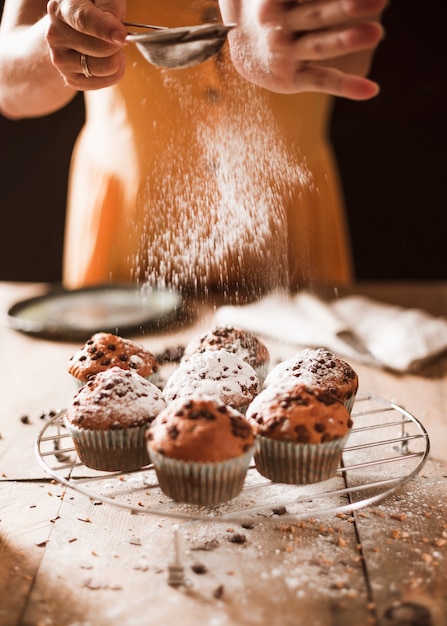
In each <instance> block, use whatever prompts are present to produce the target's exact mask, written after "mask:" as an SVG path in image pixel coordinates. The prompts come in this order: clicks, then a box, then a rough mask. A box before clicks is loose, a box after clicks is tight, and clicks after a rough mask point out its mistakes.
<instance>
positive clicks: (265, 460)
mask: <svg viewBox="0 0 447 626" xmlns="http://www.w3.org/2000/svg"><path fill="white" fill-rule="evenodd" d="M348 436H349V433H347V434H346V435H345V436H344V437H342V438H341V439H336V440H334V441H328V442H325V443H293V442H291V441H277V440H275V439H269V438H267V437H263V436H260V435H258V436H257V437H256V441H255V446H256V449H255V455H254V459H255V464H256V469H257V470H258V472H259V473H260V474H262V475H263V476H265V477H266V478H269V479H270V480H271V481H273V482H276V483H287V484H289V485H310V484H312V483H317V482H320V481H323V480H327V479H328V478H331V477H332V476H334V475H335V473H336V471H337V468H338V465H339V463H340V459H341V455H342V452H343V448H344V446H345V444H346V441H347V439H348Z"/></svg>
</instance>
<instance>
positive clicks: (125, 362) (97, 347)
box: [68, 333, 159, 386]
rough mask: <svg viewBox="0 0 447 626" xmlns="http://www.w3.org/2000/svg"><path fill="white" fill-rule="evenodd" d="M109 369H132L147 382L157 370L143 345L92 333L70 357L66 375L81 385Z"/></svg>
mask: <svg viewBox="0 0 447 626" xmlns="http://www.w3.org/2000/svg"><path fill="white" fill-rule="evenodd" d="M111 367H120V368H121V369H123V370H132V371H134V372H136V373H137V374H139V375H140V376H142V377H143V378H147V379H148V380H150V381H151V382H155V381H156V379H157V375H158V371H159V364H158V362H157V359H156V358H155V356H154V355H153V354H152V353H151V352H149V350H146V348H144V347H143V346H140V345H138V344H136V343H134V342H133V341H130V340H129V339H124V338H123V337H118V336H117V335H112V334H111V333H95V334H94V335H92V337H90V339H89V340H88V341H87V342H86V343H85V344H84V345H83V346H82V348H81V349H80V350H78V351H77V352H76V353H75V354H74V355H73V356H72V357H71V359H70V360H69V363H68V372H69V374H71V375H72V376H73V377H74V378H75V380H76V381H77V382H78V383H79V385H80V386H81V385H84V384H85V383H86V382H87V381H88V380H89V379H90V378H91V377H92V376H95V374H98V372H104V371H105V370H107V369H109V368H111Z"/></svg>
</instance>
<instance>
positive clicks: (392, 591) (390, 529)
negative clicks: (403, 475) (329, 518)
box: [356, 460, 447, 626]
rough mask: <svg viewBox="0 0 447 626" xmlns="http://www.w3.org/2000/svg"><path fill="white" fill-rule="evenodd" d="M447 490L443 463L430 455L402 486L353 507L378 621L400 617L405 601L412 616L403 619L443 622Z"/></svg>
mask: <svg viewBox="0 0 447 626" xmlns="http://www.w3.org/2000/svg"><path fill="white" fill-rule="evenodd" d="M446 496H447V471H446V468H445V465H440V464H439V463H437V462H436V461H431V460H429V461H428V462H427V464H426V466H425V468H424V470H423V472H422V474H421V475H420V476H418V477H417V478H415V479H414V480H413V481H411V482H410V483H408V484H407V485H406V486H405V488H404V489H402V490H400V491H399V492H397V493H396V494H394V495H393V496H391V497H389V498H388V499H387V500H385V501H383V502H382V503H381V504H378V505H376V506H374V507H372V508H366V509H363V510H362V511H360V512H357V513H356V524H357V527H358V532H359V537H360V540H361V545H362V552H363V556H364V558H365V563H366V568H367V574H368V578H369V584H370V586H371V591H372V597H373V601H374V603H375V606H376V609H377V612H378V620H379V624H383V625H384V626H389V625H392V624H397V623H401V622H399V621H398V615H399V609H401V610H403V609H402V605H404V604H406V603H410V604H414V605H416V606H415V607H410V608H409V609H408V610H409V612H410V613H409V615H410V616H412V618H413V619H414V620H415V621H411V622H410V621H408V622H405V623H412V624H413V623H414V624H427V625H429V626H444V625H445V624H446V623H447V584H446V581H447V497H446ZM393 615H394V616H395V617H394V620H393V619H392V616H393ZM401 615H402V613H401ZM418 615H419V617H418V619H416V617H417V616H418ZM424 615H425V618H426V620H427V621H423V616H424Z"/></svg>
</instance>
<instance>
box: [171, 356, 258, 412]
mask: <svg viewBox="0 0 447 626" xmlns="http://www.w3.org/2000/svg"><path fill="white" fill-rule="evenodd" d="M258 391H259V380H258V377H257V376H256V372H255V371H254V369H253V368H252V367H251V366H250V365H249V364H248V363H247V362H246V361H243V360H242V359H240V358H239V357H238V356H237V355H236V354H233V353H232V352H227V350H205V351H204V352H198V353H196V354H193V355H192V356H191V357H190V358H189V359H188V360H187V361H183V362H182V363H180V365H179V367H178V368H177V369H175V370H174V371H173V372H172V374H171V375H170V377H169V378H168V380H167V381H166V385H165V387H164V390H163V394H164V397H165V398H166V400H167V401H168V402H171V401H172V400H175V399H176V398H179V397H184V396H189V395H191V394H196V395H207V396H212V397H214V398H216V399H218V400H219V401H220V402H222V403H223V404H227V405H228V406H231V407H233V408H235V409H238V410H239V411H242V412H244V411H245V410H246V408H247V406H248V405H249V404H250V402H251V401H252V400H253V398H254V397H255V396H256V395H257V394H258Z"/></svg>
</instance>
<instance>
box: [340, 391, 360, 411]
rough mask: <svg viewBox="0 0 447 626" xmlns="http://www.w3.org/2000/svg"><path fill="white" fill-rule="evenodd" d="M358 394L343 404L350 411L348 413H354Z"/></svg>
mask: <svg viewBox="0 0 447 626" xmlns="http://www.w3.org/2000/svg"><path fill="white" fill-rule="evenodd" d="M356 396H357V394H356V393H354V394H353V395H352V396H351V397H350V398H347V399H346V400H344V402H343V404H344V405H345V407H346V408H347V409H348V411H349V412H350V413H352V409H353V407H354V404H355V398H356Z"/></svg>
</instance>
